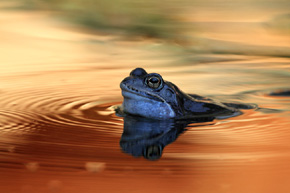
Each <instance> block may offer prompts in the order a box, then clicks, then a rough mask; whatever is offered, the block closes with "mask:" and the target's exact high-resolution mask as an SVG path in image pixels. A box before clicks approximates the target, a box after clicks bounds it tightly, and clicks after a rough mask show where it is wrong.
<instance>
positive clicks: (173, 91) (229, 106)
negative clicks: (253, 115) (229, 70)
mask: <svg viewBox="0 0 290 193" xmlns="http://www.w3.org/2000/svg"><path fill="white" fill-rule="evenodd" d="M120 88H121V90H122V96H123V103H122V105H121V106H119V108H118V111H119V114H123V115H126V114H129V115H134V116H140V117H145V118H149V119H157V120H166V119H194V118H197V117H198V118H201V117H216V118H221V119H222V118H227V117H232V116H237V115H240V114H242V113H241V111H240V109H252V108H255V105H252V104H242V103H226V102H224V103H223V102H219V101H216V100H214V99H210V98H208V97H203V96H200V95H197V94H187V93H185V92H183V91H181V90H180V89H179V88H178V87H177V86H176V85H175V84H173V83H172V82H169V81H166V80H164V79H163V78H162V76H161V75H160V74H158V73H147V72H146V70H145V69H143V68H141V67H138V68H135V69H134V70H132V71H131V72H130V74H129V76H128V77H126V78H125V79H123V80H122V81H121V83H120ZM120 112H121V113H120Z"/></svg>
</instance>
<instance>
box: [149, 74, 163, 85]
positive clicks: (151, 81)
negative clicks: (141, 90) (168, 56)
mask: <svg viewBox="0 0 290 193" xmlns="http://www.w3.org/2000/svg"><path fill="white" fill-rule="evenodd" d="M160 82H161V81H160V78H158V77H156V76H153V77H151V78H149V79H148V80H147V84H148V86H149V87H150V88H158V87H159V86H160Z"/></svg>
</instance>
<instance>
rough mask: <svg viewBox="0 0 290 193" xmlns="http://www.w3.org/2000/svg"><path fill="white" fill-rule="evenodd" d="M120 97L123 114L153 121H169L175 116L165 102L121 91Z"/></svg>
mask: <svg viewBox="0 0 290 193" xmlns="http://www.w3.org/2000/svg"><path fill="white" fill-rule="evenodd" d="M122 95H123V97H124V101H123V104H122V108H123V111H124V112H125V113H129V114H133V115H138V116H142V117H147V118H153V119H170V118H174V117H175V116H176V114H175V112H174V110H173V109H172V107H171V106H170V105H169V104H168V103H166V102H163V101H159V100H154V99H152V98H147V97H145V96H142V95H136V94H134V93H132V92H127V91H123V92H122Z"/></svg>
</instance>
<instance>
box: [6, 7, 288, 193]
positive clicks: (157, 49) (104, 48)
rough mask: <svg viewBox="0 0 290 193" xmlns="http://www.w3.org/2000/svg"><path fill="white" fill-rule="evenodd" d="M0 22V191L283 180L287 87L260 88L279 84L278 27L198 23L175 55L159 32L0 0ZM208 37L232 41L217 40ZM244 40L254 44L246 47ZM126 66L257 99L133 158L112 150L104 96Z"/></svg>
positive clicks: (277, 186) (217, 186)
mask: <svg viewBox="0 0 290 193" xmlns="http://www.w3.org/2000/svg"><path fill="white" fill-rule="evenodd" d="M206 10H207V11H208V9H206ZM209 10H210V9H209ZM199 13H200V14H197V16H200V18H199V17H196V18H197V19H200V20H201V21H203V22H205V21H204V18H205V17H202V13H203V12H199ZM270 13H271V12H270ZM185 15H186V14H185ZM187 16H188V15H186V17H187ZM260 16H261V15H260ZM184 17H185V16H184ZM189 18H190V17H189ZM212 18H214V16H212ZM257 18H258V19H259V20H260V19H261V17H257ZM217 19H220V20H223V21H224V20H225V19H224V18H223V17H221V18H217ZM188 20H190V19H188ZM0 21H1V26H0V33H1V37H0V41H1V44H0V53H1V57H0V68H1V71H0V190H1V192H3V193H14V192H15V193H16V192H17V193H18V192H27V193H34V192H35V193H46V192H64V193H74V192H75V193H79V192H84V193H93V192H94V193H95V192H126V193H127V192H184V193H185V192H196V193H208V192H209V193H212V192H214V193H219V192H223V193H273V192H277V193H284V192H287V190H289V189H290V185H289V184H290V165H289V163H290V143H289V141H290V114H289V109H290V103H289V102H290V97H279V96H270V95H269V93H271V92H273V91H279V90H283V89H287V88H288V89H289V88H290V87H289V82H290V60H289V58H287V57H275V56H273V55H275V54H276V52H275V51H274V52H273V50H275V49H276V48H277V49H278V50H279V49H280V50H283V51H284V52H285V53H287V49H288V47H287V46H289V44H288V45H287V43H286V42H287V41H288V43H289V38H288V37H287V36H285V35H277V34H275V33H273V34H271V33H270V32H267V33H266V35H264V36H259V35H257V33H254V34H252V33H250V30H251V29H253V28H254V30H255V32H257V31H258V32H259V31H260V32H261V31H263V30H265V29H264V28H262V27H261V26H260V25H258V24H255V25H254V27H253V25H252V24H251V23H250V24H249V23H248V24H247V25H244V28H243V30H242V31H241V30H240V29H238V27H237V26H238V25H237V24H235V26H236V28H235V27H234V26H233V23H223V24H222V25H224V27H226V28H223V29H220V28H219V29H217V28H215V27H214V25H213V24H210V23H206V22H205V23H200V24H199V27H200V28H199V30H200V31H199V32H196V33H200V39H199V40H200V41H198V42H199V43H200V45H201V49H203V51H202V52H201V53H198V54H197V53H194V54H192V55H190V56H188V55H186V58H184V57H185V55H184V53H182V54H181V55H179V54H176V52H174V53H175V54H172V52H171V51H172V50H171V48H167V47H166V45H164V44H163V43H162V42H159V41H157V42H155V41H154V40H140V41H139V40H138V41H128V40H123V39H122V38H119V37H116V36H110V35H106V36H104V35H94V34H91V33H84V32H82V31H80V30H76V29H75V28H74V27H72V26H67V24H64V23H60V22H57V21H55V20H54V19H51V17H49V16H47V14H46V13H39V12H21V11H7V10H1V12H0ZM208 29H213V30H216V31H215V32H216V33H214V32H213V31H211V32H209V31H207V30H208ZM239 31H240V34H238V32H239ZM244 31H246V32H247V34H245V33H243V32H244ZM227 34H229V35H227ZM262 34H265V33H262ZM204 37H206V38H208V39H204ZM241 37H243V38H244V40H243V41H242V38H241ZM246 37H249V38H248V42H247V38H246ZM212 38H213V39H218V40H222V41H224V42H226V43H229V42H231V41H232V40H233V39H236V40H237V41H235V44H234V45H233V44H226V47H225V45H224V44H222V42H214V41H209V39H212ZM231 38H232V39H231ZM254 39H256V40H257V41H256V42H255V41H254ZM265 40H268V41H265ZM275 40H277V41H275ZM206 42H210V43H209V44H207V43H206ZM213 42H214V43H213ZM239 42H243V45H241V46H240V47H239V46H237V45H239ZM279 42H281V43H279ZM247 43H249V44H247ZM245 44H246V46H249V47H250V49H254V50H255V49H257V48H260V47H253V45H254V46H262V47H264V48H265V50H264V51H265V52H262V51H261V50H255V51H256V53H257V54H249V53H247V50H244V48H245ZM176 46H177V47H178V46H179V45H176ZM215 46H216V47H215ZM267 46H276V47H274V48H273V47H267ZM285 46H286V47H285ZM221 50H222V52H223V53H222V54H217V53H216V54H213V52H211V51H221ZM229 50H234V51H235V50H236V52H241V50H242V51H243V53H244V54H239V55H237V54H236V52H234V53H232V52H229V53H225V52H226V51H229ZM237 50H238V51H237ZM288 50H289V49H288ZM269 53H270V54H269ZM269 55H271V56H269ZM135 67H144V68H145V69H146V70H147V72H157V73H160V74H161V75H162V76H163V78H164V79H165V80H169V81H171V82H174V83H175V84H176V85H178V86H179V87H180V88H181V89H182V90H183V91H185V92H189V93H196V94H200V95H203V96H210V97H213V98H215V99H218V100H222V101H231V102H247V103H255V104H257V105H258V106H259V107H261V108H263V109H262V110H245V111H244V114H243V115H241V116H238V117H233V118H230V119H225V120H215V121H213V122H212V124H210V125H205V126H202V127H188V130H187V131H185V132H184V133H183V134H181V135H180V136H179V138H178V139H177V140H176V141H175V142H174V143H172V144H170V145H168V146H167V147H166V148H165V149H164V152H163V156H162V158H161V159H160V160H158V161H148V160H146V159H144V158H142V157H140V158H134V157H132V156H130V155H128V154H125V153H123V152H122V151H121V148H120V146H119V141H120V137H121V135H122V132H123V119H122V118H121V117H117V116H116V115H115V114H114V110H113V108H112V106H113V105H117V104H120V103H121V102H122V96H121V93H120V89H119V83H120V81H121V80H122V79H123V78H124V77H126V76H128V74H129V73H130V71H131V70H132V69H133V68H135Z"/></svg>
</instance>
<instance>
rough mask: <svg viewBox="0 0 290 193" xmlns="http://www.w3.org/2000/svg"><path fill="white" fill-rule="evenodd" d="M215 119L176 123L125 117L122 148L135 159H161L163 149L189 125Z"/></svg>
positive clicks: (171, 120) (121, 141)
mask: <svg viewBox="0 0 290 193" xmlns="http://www.w3.org/2000/svg"><path fill="white" fill-rule="evenodd" d="M213 119H214V117H208V118H201V119H195V120H191V121H188V120H183V121H180V120H179V121H176V120H173V119H169V120H151V119H146V118H142V117H133V116H129V115H128V116H125V117H124V131H123V134H122V137H121V140H120V147H121V148H122V150H123V151H124V152H125V153H128V154H131V155H132V156H134V157H140V156H143V157H144V158H146V159H148V160H157V159H159V158H161V156H162V152H163V149H164V148H165V147H166V146H167V145H169V144H170V143H172V142H174V141H175V140H176V139H177V138H178V136H179V135H180V134H182V133H183V132H184V131H186V129H185V128H186V127H187V125H188V124H189V123H198V122H207V121H212V120H213Z"/></svg>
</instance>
